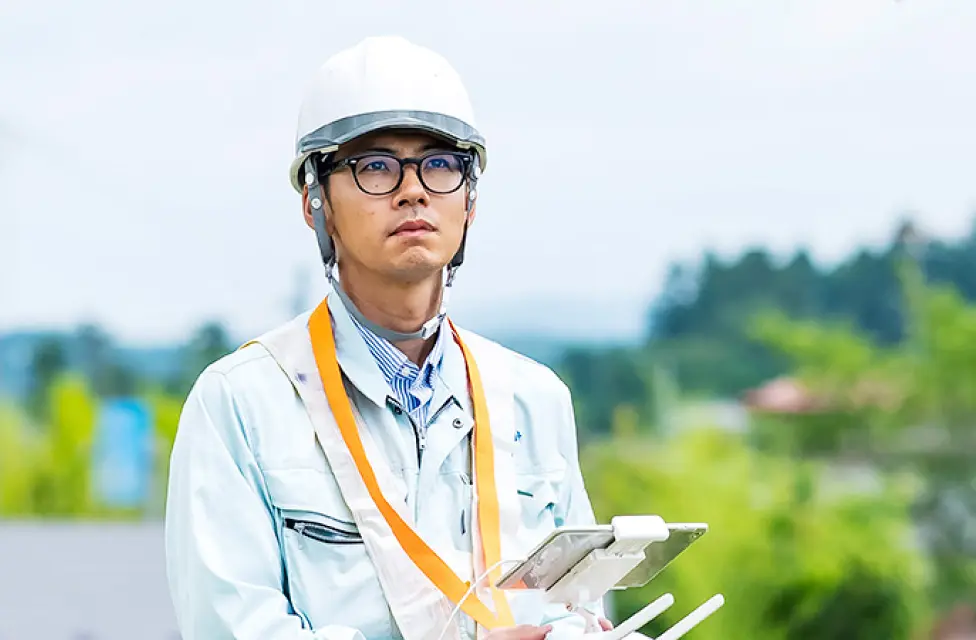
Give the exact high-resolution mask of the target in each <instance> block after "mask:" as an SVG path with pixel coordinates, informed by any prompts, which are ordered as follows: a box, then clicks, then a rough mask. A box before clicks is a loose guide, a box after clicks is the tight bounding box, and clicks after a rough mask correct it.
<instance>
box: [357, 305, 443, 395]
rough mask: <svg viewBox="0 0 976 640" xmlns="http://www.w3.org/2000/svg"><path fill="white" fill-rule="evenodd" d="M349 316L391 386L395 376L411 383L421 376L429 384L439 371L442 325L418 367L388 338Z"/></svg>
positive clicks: (441, 356) (441, 358) (441, 349)
mask: <svg viewBox="0 0 976 640" xmlns="http://www.w3.org/2000/svg"><path fill="white" fill-rule="evenodd" d="M349 318H350V319H351V320H352V322H353V324H354V325H355V326H356V329H358V330H359V333H360V335H362V337H363V340H364V341H365V342H366V346H367V347H369V351H370V353H371V354H372V355H373V359H374V360H375V361H376V364H377V366H378V367H379V369H380V371H381V372H382V373H383V377H384V378H386V381H387V383H388V384H390V385H391V386H392V385H393V381H394V380H395V379H397V378H401V379H406V380H408V381H409V382H410V383H411V384H414V383H416V381H417V378H418V376H423V378H422V380H423V382H424V383H426V384H427V385H430V384H431V380H432V378H433V376H434V375H435V374H436V373H439V371H440V366H441V362H442V361H443V359H444V330H443V329H444V327H443V325H442V326H441V328H440V329H439V330H438V331H437V336H436V338H435V339H434V346H433V348H432V349H431V350H430V353H429V354H427V358H426V359H425V360H424V363H423V366H421V367H418V366H417V365H416V364H415V363H414V362H413V361H411V360H410V359H409V358H408V357H407V356H406V354H404V353H403V352H402V351H400V350H399V349H397V348H396V347H395V346H393V343H391V342H390V341H389V340H387V339H386V338H382V337H380V336H378V335H376V334H375V333H373V332H372V331H370V330H369V329H367V328H366V327H365V326H363V324H362V323H360V322H359V320H357V319H356V317H355V316H353V315H352V314H350V315H349Z"/></svg>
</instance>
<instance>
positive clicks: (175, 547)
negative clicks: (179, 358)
mask: <svg viewBox="0 0 976 640" xmlns="http://www.w3.org/2000/svg"><path fill="white" fill-rule="evenodd" d="M236 409H237V408H236V405H235V401H234V397H233V394H232V392H231V389H230V386H229V384H228V381H227V379H226V377H225V376H224V375H223V374H221V373H219V372H216V371H213V370H207V371H205V372H204V373H203V374H202V375H201V376H200V378H199V380H198V381H197V383H196V385H194V388H193V390H192V391H191V392H190V394H189V396H188V398H187V401H186V404H185V406H184V408H183V412H182V414H181V416H180V423H179V427H178V429H177V435H176V440H175V442H174V445H173V451H172V454H171V460H170V472H169V486H168V492H167V498H166V517H165V549H166V571H167V577H168V580H169V589H170V596H171V598H172V601H173V606H174V608H175V613H176V620H177V624H178V626H179V629H180V633H181V635H182V638H183V640H225V639H226V640H231V639H237V640H267V639H269V638H275V639H276V640H365V638H364V637H363V635H362V633H360V632H359V631H357V630H356V629H352V628H349V627H341V626H334V627H325V628H320V629H316V630H315V631H312V630H311V629H309V628H308V627H307V625H306V624H305V623H304V621H303V619H302V618H301V617H300V616H299V615H297V614H296V613H295V612H294V611H293V610H292V608H291V605H290V603H289V600H288V598H287V597H286V596H285V593H284V588H283V580H284V576H283V570H282V564H281V558H280V552H279V545H278V538H277V532H276V527H275V524H274V518H273V516H272V511H271V508H270V506H269V505H270V502H269V500H268V495H267V491H266V489H265V488H264V484H263V481H262V476H261V473H260V470H259V469H258V465H257V462H256V461H255V458H254V455H253V453H252V451H251V448H250V446H249V444H248V439H247V436H246V432H245V430H244V427H243V425H242V424H241V421H240V419H239V418H238V412H237V410H236Z"/></svg>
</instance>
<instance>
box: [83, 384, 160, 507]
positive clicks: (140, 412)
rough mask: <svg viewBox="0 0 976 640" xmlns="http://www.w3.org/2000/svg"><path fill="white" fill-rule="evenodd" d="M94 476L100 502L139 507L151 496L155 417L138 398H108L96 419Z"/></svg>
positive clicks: (116, 505) (113, 505) (109, 504)
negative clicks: (153, 420)
mask: <svg viewBox="0 0 976 640" xmlns="http://www.w3.org/2000/svg"><path fill="white" fill-rule="evenodd" d="M96 429H97V431H96V436H95V437H96V440H95V447H94V453H95V455H94V459H93V461H92V465H93V468H92V479H93V488H94V490H95V495H96V497H97V498H98V500H99V502H101V503H103V504H106V505H108V506H112V507H140V506H143V505H144V504H146V501H147V500H148V498H149V485H150V478H151V475H152V459H153V456H152V420H151V415H150V412H149V409H148V407H147V406H146V404H145V403H144V402H142V401H141V400H138V399H135V398H117V399H111V400H105V401H104V402H103V403H102V405H101V409H100V411H99V415H98V421H97V423H96Z"/></svg>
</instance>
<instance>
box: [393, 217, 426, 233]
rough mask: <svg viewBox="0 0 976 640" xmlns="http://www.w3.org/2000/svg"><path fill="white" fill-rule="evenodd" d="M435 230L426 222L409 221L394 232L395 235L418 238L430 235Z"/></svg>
mask: <svg viewBox="0 0 976 640" xmlns="http://www.w3.org/2000/svg"><path fill="white" fill-rule="evenodd" d="M433 230H434V225H432V224H430V223H429V222H426V221H424V220H407V221H406V222H404V223H401V224H400V226H398V227H397V228H396V230H394V232H393V235H395V236H416V235H422V234H424V233H430V232H431V231H433Z"/></svg>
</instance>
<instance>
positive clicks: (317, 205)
mask: <svg viewBox="0 0 976 640" xmlns="http://www.w3.org/2000/svg"><path fill="white" fill-rule="evenodd" d="M317 169H318V167H317V166H316V162H315V160H314V154H313V155H312V156H310V157H309V158H308V159H307V160H306V161H305V184H306V185H307V186H308V195H309V206H310V208H311V209H312V220H313V222H314V223H315V236H316V239H317V240H318V244H319V252H320V253H321V256H322V262H323V264H324V265H325V275H326V277H327V278H328V279H329V284H331V285H332V288H333V289H334V290H335V292H336V294H337V295H338V296H339V299H340V300H341V301H342V305H343V306H344V307H345V308H346V311H348V312H349V315H351V316H353V317H354V318H356V320H357V321H358V322H359V323H360V324H362V325H363V326H364V327H366V328H367V329H369V330H370V331H372V332H373V333H374V334H376V335H378V336H379V337H381V338H384V339H386V340H389V341H390V342H406V341H407V340H418V339H419V340H427V339H428V338H431V337H433V336H434V335H436V334H437V331H438V330H439V329H440V328H441V325H442V324H443V322H444V319H445V318H446V317H447V302H448V298H449V297H450V292H451V285H452V284H454V278H455V276H456V275H457V270H458V267H460V266H461V263H462V262H464V245H465V243H466V242H467V238H468V222H467V216H468V215H470V213H471V210H472V209H473V208H474V202H475V199H476V198H477V197H478V194H477V189H476V184H477V180H478V168H477V164H475V165H474V167H473V169H472V174H471V176H470V182H469V188H468V196H467V199H466V201H465V207H464V215H465V222H464V231H463V232H462V233H461V246H460V247H458V250H457V252H456V253H455V254H454V257H452V258H451V261H450V263H448V265H447V266H446V267H445V268H444V271H445V273H444V274H443V275H442V278H441V282H442V284H441V305H440V309H439V310H438V311H437V314H436V315H434V317H433V318H431V319H430V320H428V321H427V322H425V323H424V324H423V325H421V327H420V328H419V329H418V330H416V331H411V332H407V333H405V332H402V331H394V330H393V329H389V328H387V327H383V326H381V325H378V324H376V323H375V322H373V321H372V320H370V319H369V318H367V317H366V316H364V315H363V313H362V312H361V311H360V310H359V308H358V307H356V304H355V303H354V302H353V301H352V298H350V297H349V294H348V293H346V291H345V290H344V289H343V288H342V283H341V282H340V281H339V277H338V274H337V273H335V271H336V269H335V267H336V255H335V244H334V243H333V242H332V238H331V237H330V236H329V234H328V231H327V230H326V228H325V208H324V207H325V203H324V197H325V193H324V190H323V189H322V186H321V184H320V183H319V180H318V170H317ZM313 189H314V190H315V191H314V192H313Z"/></svg>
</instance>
